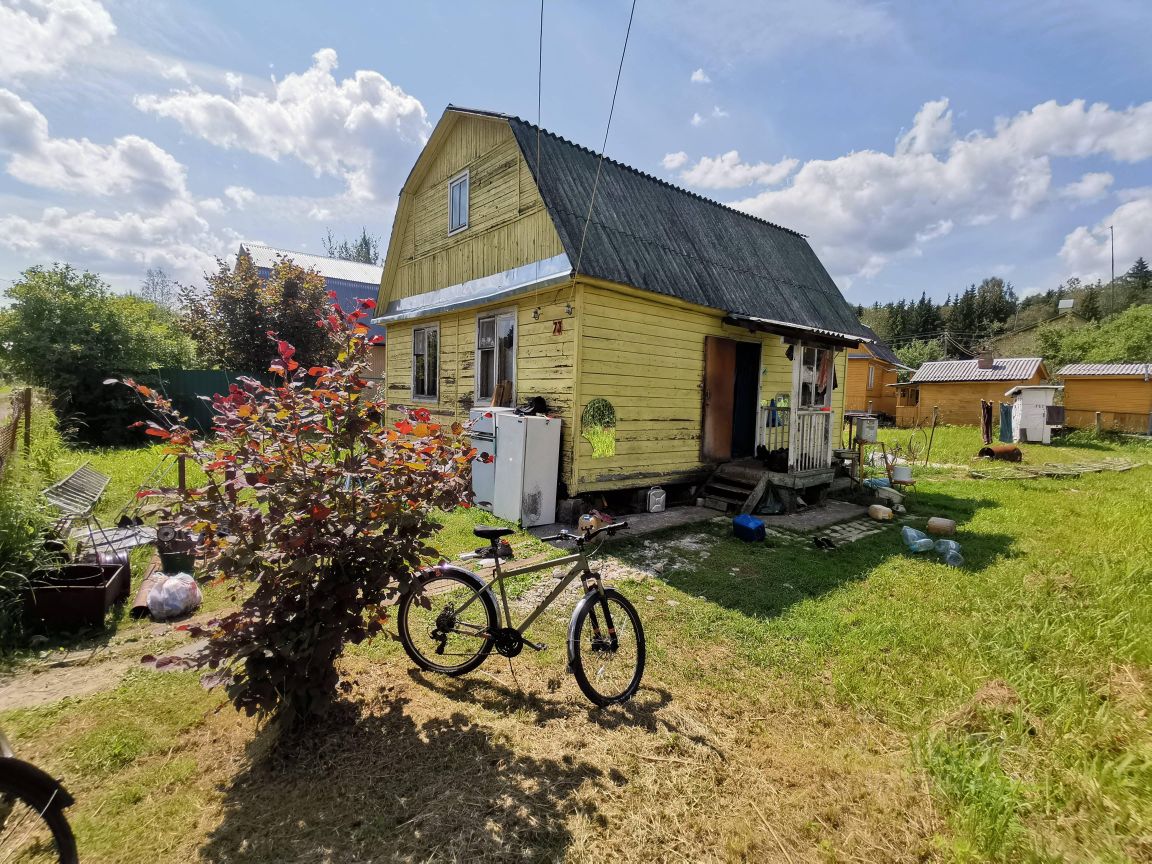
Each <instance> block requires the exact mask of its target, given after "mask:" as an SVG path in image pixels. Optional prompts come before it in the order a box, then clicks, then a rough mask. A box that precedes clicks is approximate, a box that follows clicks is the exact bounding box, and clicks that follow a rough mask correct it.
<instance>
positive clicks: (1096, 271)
mask: <svg viewBox="0 0 1152 864" xmlns="http://www.w3.org/2000/svg"><path fill="white" fill-rule="evenodd" d="M1109 225H1112V226H1114V227H1115V229H1116V262H1117V267H1119V268H1120V270H1121V272H1123V270H1124V269H1126V268H1127V266H1128V264H1130V263H1131V262H1132V261H1135V260H1136V258H1137V257H1139V256H1141V255H1144V256H1147V254H1148V249H1149V248H1152V189H1145V190H1144V194H1143V195H1141V196H1140V197H1136V198H1132V199H1131V200H1128V201H1125V202H1124V203H1123V204H1121V205H1120V206H1119V207H1117V208H1116V209H1115V210H1113V211H1112V213H1111V214H1109V215H1108V216H1106V217H1105V218H1103V219H1101V220H1100V221H1099V222H1097V223H1096V224H1095V225H1094V226H1092V227H1091V228H1089V227H1088V226H1086V225H1081V226H1080V227H1079V228H1077V229H1076V230H1075V231H1072V232H1071V233H1070V234H1068V236H1066V237H1065V238H1064V245H1063V246H1062V247H1061V248H1060V257H1061V258H1062V259H1063V260H1064V263H1065V265H1067V267H1068V269H1069V270H1071V271H1072V273H1073V274H1074V275H1076V276H1079V277H1081V278H1082V279H1096V278H1101V279H1108V278H1109V277H1110V276H1111V264H1112V237H1111V234H1110V232H1109V230H1108V226H1109ZM1121 262H1125V263H1123V264H1121Z"/></svg>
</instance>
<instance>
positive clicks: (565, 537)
mask: <svg viewBox="0 0 1152 864" xmlns="http://www.w3.org/2000/svg"><path fill="white" fill-rule="evenodd" d="M627 527H628V523H627V522H610V523H608V524H607V525H601V526H600V527H599V528H595V529H593V530H591V531H589V532H588V533H586V534H584V535H580V534H573V533H572V532H571V531H569V530H567V529H561V531H560V533H559V534H553V535H552V536H551V537H541V538H540V539H541V540H543V541H544V542H546V543H548V542H553V541H556V540H559V541H561V542H569V541H573V540H575V541H576V542H578V543H579V542H583V541H587V540H591V539H592V538H593V537H596V536H598V535H600V534H603V533H604V532H608V535H609V536H611V535H613V534H615V533H616V532H617V531H619V530H620V529H622V528H627Z"/></svg>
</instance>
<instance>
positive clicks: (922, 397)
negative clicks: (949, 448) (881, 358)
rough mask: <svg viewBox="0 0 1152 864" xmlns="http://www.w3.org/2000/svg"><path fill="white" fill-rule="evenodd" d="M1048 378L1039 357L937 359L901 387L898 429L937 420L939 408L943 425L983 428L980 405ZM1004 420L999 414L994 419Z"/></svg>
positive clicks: (898, 406) (995, 400)
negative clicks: (935, 415) (933, 413)
mask: <svg viewBox="0 0 1152 864" xmlns="http://www.w3.org/2000/svg"><path fill="white" fill-rule="evenodd" d="M1047 377H1048V370H1047V369H1045V368H1044V361H1043V360H1042V359H1040V358H1039V357H1005V358H999V359H992V358H991V357H989V356H987V355H985V356H982V357H978V358H976V359H975V360H934V361H932V362H930V363H925V364H924V365H923V366H921V367H920V368H919V369H917V370H916V374H915V375H913V376H912V379H911V380H910V381H909V382H908V383H907V384H898V385H896V386H895V387H894V388H893V389H894V390H896V391H897V394H898V398H897V405H896V425H897V426H914V425H916V423H918V422H920V421H929V422H930V421H931V419H932V412H933V410H934V409H937V408H938V409H939V410H940V422H941V423H951V424H952V425H954V426H979V425H980V402H981V400H986V401H988V402H1004V401H1007V400H1005V398H1004V392H1005V391H1006V390H1008V389H1009V388H1010V387H1012V386H1013V385H1029V384H1040V383H1042V382H1043V381H1044V380H1045V379H1046V378H1047ZM994 417H995V419H996V420H997V421H998V419H999V415H994Z"/></svg>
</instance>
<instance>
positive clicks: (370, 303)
mask: <svg viewBox="0 0 1152 864" xmlns="http://www.w3.org/2000/svg"><path fill="white" fill-rule="evenodd" d="M360 304H361V305H362V306H363V307H364V308H365V309H375V308H376V301H375V300H369V299H367V298H365V299H363V300H361V301H360Z"/></svg>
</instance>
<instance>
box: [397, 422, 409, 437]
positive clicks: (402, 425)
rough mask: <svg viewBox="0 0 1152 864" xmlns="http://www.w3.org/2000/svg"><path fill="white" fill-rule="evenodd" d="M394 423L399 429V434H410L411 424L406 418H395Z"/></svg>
mask: <svg viewBox="0 0 1152 864" xmlns="http://www.w3.org/2000/svg"><path fill="white" fill-rule="evenodd" d="M394 425H395V426H396V428H397V429H398V430H400V433H401V434H403V435H411V434H412V424H411V423H409V422H408V421H407V420H397V421H396V423H395V424H394Z"/></svg>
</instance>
